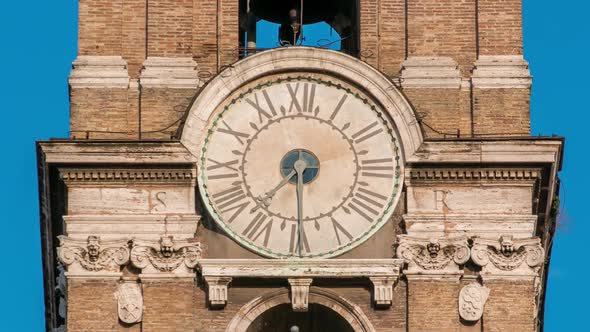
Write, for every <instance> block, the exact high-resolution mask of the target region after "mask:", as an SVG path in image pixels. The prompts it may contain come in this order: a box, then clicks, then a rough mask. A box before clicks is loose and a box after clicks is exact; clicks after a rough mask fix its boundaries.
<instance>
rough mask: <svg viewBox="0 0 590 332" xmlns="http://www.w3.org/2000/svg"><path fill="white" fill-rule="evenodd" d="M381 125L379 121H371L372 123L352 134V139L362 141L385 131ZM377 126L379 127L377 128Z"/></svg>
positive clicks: (357, 141) (356, 141)
mask: <svg viewBox="0 0 590 332" xmlns="http://www.w3.org/2000/svg"><path fill="white" fill-rule="evenodd" d="M378 125H379V122H377V121H375V122H373V123H371V124H370V125H368V126H366V127H365V128H363V129H361V130H359V131H357V132H356V133H354V134H353V135H352V139H353V140H354V142H355V143H357V144H358V143H362V142H364V141H366V140H368V139H369V138H371V137H373V136H375V135H377V134H379V133H381V132H383V128H381V127H380V126H378ZM375 127H377V128H375Z"/></svg>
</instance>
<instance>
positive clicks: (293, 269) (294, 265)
mask: <svg viewBox="0 0 590 332" xmlns="http://www.w3.org/2000/svg"><path fill="white" fill-rule="evenodd" d="M402 264H403V260H402V259H301V260H299V259H274V260H272V259H206V258H205V259H200V260H199V262H198V269H199V270H200V272H201V274H202V275H203V276H218V277H221V276H226V277H234V278H239V277H250V278H305V277H312V278H359V277H397V276H398V275H399V273H400V269H401V266H402Z"/></svg>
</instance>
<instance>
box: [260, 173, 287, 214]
mask: <svg viewBox="0 0 590 332" xmlns="http://www.w3.org/2000/svg"><path fill="white" fill-rule="evenodd" d="M295 173H296V172H295V170H292V171H291V173H289V174H287V176H285V177H284V178H283V180H281V182H279V184H278V185H277V186H276V187H274V188H273V189H272V190H270V191H268V192H266V193H264V194H263V195H260V196H258V197H256V198H255V200H256V206H254V207H253V208H252V210H250V213H252V212H254V211H256V210H258V209H259V208H260V207H261V206H262V205H264V206H266V207H268V206H269V205H270V202H271V201H272V198H273V197H274V195H275V194H276V193H277V191H278V190H279V189H281V188H282V187H283V186H284V185H286V184H287V182H289V180H291V178H292V177H293V176H294V175H295Z"/></svg>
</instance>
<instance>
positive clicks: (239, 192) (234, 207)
mask: <svg viewBox="0 0 590 332" xmlns="http://www.w3.org/2000/svg"><path fill="white" fill-rule="evenodd" d="M212 199H213V202H215V204H216V205H217V209H218V210H219V212H220V213H226V212H230V211H231V212H232V214H231V216H230V217H229V218H228V219H227V223H231V222H232V221H234V219H236V217H237V216H238V215H240V213H242V211H244V209H245V208H246V207H247V206H248V205H249V204H250V201H247V200H246V201H245V199H246V193H245V192H244V190H243V189H242V186H241V182H234V183H233V184H232V187H231V188H229V189H225V190H222V191H220V192H218V193H216V194H213V195H212Z"/></svg>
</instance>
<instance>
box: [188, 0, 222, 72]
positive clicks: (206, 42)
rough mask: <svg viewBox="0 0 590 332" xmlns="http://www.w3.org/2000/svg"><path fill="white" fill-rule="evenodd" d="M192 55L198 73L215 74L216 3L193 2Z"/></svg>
mask: <svg viewBox="0 0 590 332" xmlns="http://www.w3.org/2000/svg"><path fill="white" fill-rule="evenodd" d="M193 55H194V57H195V61H197V64H198V65H199V70H200V71H204V72H209V74H211V75H213V74H215V73H216V72H217V1H211V0H194V6H193Z"/></svg>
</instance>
